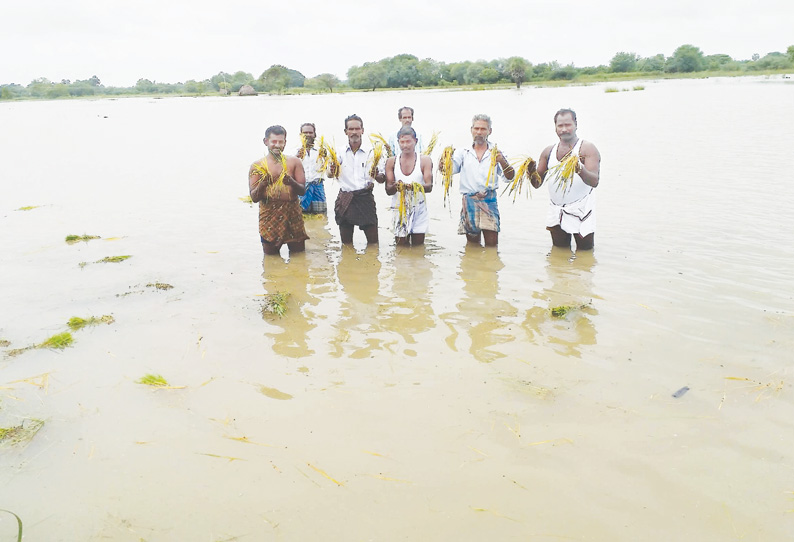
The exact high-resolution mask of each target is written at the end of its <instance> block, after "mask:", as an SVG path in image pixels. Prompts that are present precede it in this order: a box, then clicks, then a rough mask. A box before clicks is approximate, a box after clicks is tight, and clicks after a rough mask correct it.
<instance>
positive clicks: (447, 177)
mask: <svg viewBox="0 0 794 542" xmlns="http://www.w3.org/2000/svg"><path fill="white" fill-rule="evenodd" d="M454 152H455V149H454V148H453V147H452V145H450V146H448V147H444V150H443V151H441V158H439V159H438V172H439V173H441V182H442V184H443V185H444V207H446V206H447V198H448V197H449V188H450V187H451V186H452V154H453V153H454Z"/></svg>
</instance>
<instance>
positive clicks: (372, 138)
mask: <svg viewBox="0 0 794 542" xmlns="http://www.w3.org/2000/svg"><path fill="white" fill-rule="evenodd" d="M369 140H370V142H371V143H372V144H373V145H374V144H375V141H380V142H381V143H382V144H383V148H384V149H386V157H387V158H391V157H392V156H394V149H392V148H391V147H390V146H389V142H388V141H386V140H385V139H384V138H383V136H382V135H380V134H369Z"/></svg>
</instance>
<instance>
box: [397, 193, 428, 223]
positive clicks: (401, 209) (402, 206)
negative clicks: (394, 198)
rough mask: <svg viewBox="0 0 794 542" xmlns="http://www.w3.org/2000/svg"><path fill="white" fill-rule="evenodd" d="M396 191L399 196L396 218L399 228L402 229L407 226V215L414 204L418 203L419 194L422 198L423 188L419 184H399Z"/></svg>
mask: <svg viewBox="0 0 794 542" xmlns="http://www.w3.org/2000/svg"><path fill="white" fill-rule="evenodd" d="M397 190H398V193H399V194H400V198H399V200H400V202H399V205H398V207H397V217H398V222H399V226H400V227H401V228H404V227H407V225H408V213H410V212H411V211H412V210H413V208H414V207H415V206H416V204H417V203H419V201H420V197H419V194H420V193H421V194H422V195H423V196H424V193H425V187H424V185H423V184H421V183H412V184H405V183H399V184H398V185H397ZM409 192H410V194H409Z"/></svg>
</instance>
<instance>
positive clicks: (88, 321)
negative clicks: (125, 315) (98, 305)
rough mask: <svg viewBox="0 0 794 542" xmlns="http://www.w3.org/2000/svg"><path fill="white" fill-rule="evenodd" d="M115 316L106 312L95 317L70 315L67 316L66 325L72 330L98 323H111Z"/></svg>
mask: <svg viewBox="0 0 794 542" xmlns="http://www.w3.org/2000/svg"><path fill="white" fill-rule="evenodd" d="M115 321H116V320H115V318H113V317H112V316H110V315H109V314H106V315H104V316H100V317H99V318H97V317H96V316H90V317H88V318H80V317H79V316H72V317H71V318H69V321H68V322H67V325H68V326H69V329H71V330H72V331H77V330H78V329H83V328H84V327H86V326H98V325H99V324H112V323H113V322H115Z"/></svg>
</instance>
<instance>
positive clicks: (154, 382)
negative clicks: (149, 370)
mask: <svg viewBox="0 0 794 542" xmlns="http://www.w3.org/2000/svg"><path fill="white" fill-rule="evenodd" d="M137 382H138V384H144V385H146V386H152V387H155V388H166V387H168V385H169V384H168V381H167V380H166V379H165V378H163V377H162V375H153V374H146V375H144V376H142V377H141V378H139V379H138V381H137Z"/></svg>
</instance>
